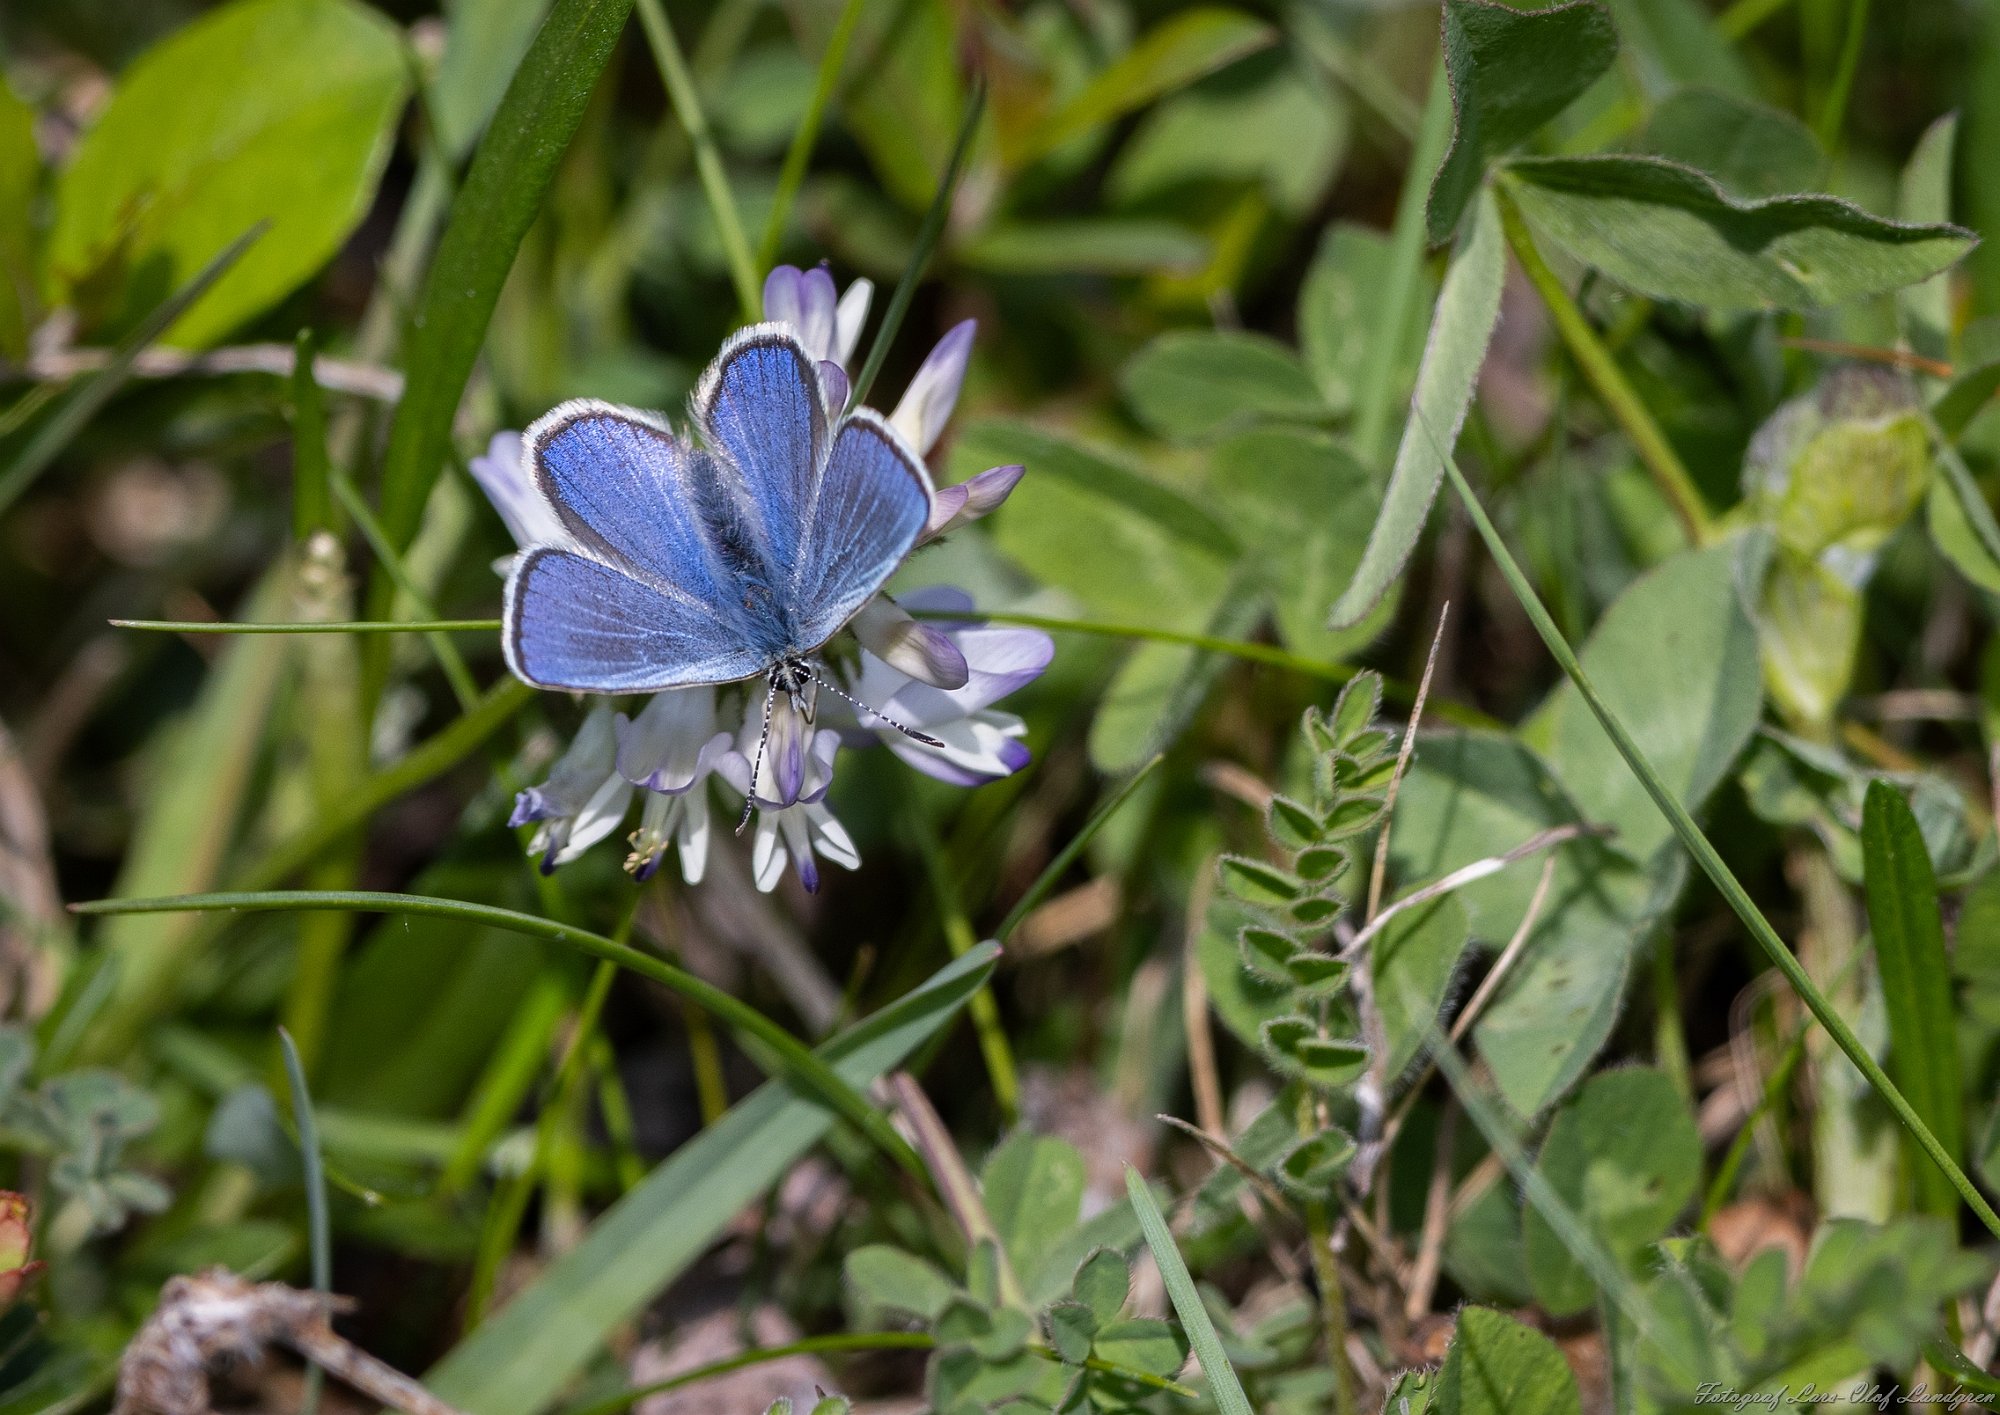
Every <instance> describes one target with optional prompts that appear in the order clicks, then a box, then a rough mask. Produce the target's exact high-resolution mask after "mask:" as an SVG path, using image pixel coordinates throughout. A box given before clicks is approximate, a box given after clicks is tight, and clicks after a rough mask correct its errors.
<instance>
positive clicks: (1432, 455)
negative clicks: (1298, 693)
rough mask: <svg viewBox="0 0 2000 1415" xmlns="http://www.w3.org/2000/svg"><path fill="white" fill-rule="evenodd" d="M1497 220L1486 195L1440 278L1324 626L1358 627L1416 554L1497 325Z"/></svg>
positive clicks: (1502, 264) (1500, 271)
mask: <svg viewBox="0 0 2000 1415" xmlns="http://www.w3.org/2000/svg"><path fill="white" fill-rule="evenodd" d="M1506 268H1507V261H1506V251H1505V248H1504V246H1503V244H1502V241H1501V237H1500V214H1499V210H1498V208H1496V207H1495V206H1494V204H1493V198H1492V195H1491V194H1490V193H1485V192H1482V193H1481V194H1480V196H1479V198H1478V200H1477V202H1476V203H1475V204H1474V206H1473V214H1472V229H1471V231H1470V232H1469V233H1468V234H1467V236H1466V238H1465V241H1464V244H1463V245H1461V246H1460V248H1459V252H1458V254H1457V256H1456V257H1455V258H1454V259H1453V260H1452V263H1451V269H1450V270H1449V271H1447V272H1446V273H1445V278H1444V289H1443V291H1442V292H1441V293H1440V294H1439V295H1438V302H1437V310H1436V312H1435V313H1434V314H1433V315H1432V317H1431V332H1430V338H1429V340H1428V342H1427V343H1426V344H1425V346H1424V358H1423V363H1422V365H1421V367H1420V368H1419V370H1418V373H1417V391H1416V394H1415V396H1414V399H1413V403H1414V407H1413V412H1412V415H1411V417H1410V420H1409V422H1408V423H1407V424H1406V425H1405V426H1404V429H1403V441H1402V444H1401V445H1400V446H1399V447H1398V448H1397V449H1396V465H1395V469H1394V470H1393V471H1392V472H1391V473H1390V474H1389V490H1388V492H1387V494H1386V495H1385V496H1384V497H1383V500H1382V514H1381V516H1380V517H1379V518H1378V519H1377V520H1376V522H1375V529H1374V530H1373V531H1371V532H1370V533H1369V536H1368V546H1367V549H1365V550H1364V551H1363V552H1362V554H1361V565H1360V568H1359V569H1357V570H1356V571H1355V572H1354V579H1353V582H1352V583H1350V584H1349V585H1348V587H1347V590H1346V593H1344V594H1342V595H1341V597H1340V601H1339V603H1337V604H1335V605H1334V607H1333V614H1332V620H1331V622H1332V624H1333V626H1334V627H1335V628H1348V627H1350V626H1352V625H1354V624H1358V623H1359V622H1360V621H1361V620H1362V618H1363V617H1365V616H1366V615H1367V613H1368V611H1369V610H1371V609H1373V608H1374V607H1375V605H1376V604H1377V603H1378V602H1379V601H1380V600H1381V598H1382V596H1383V595H1384V594H1386V593H1387V592H1388V589H1389V586H1390V584H1391V583H1392V582H1394V581H1395V579H1396V578H1397V576H1398V575H1399V574H1400V573H1401V572H1402V569H1403V562H1404V561H1406V560H1408V559H1409V557H1410V552H1411V551H1412V550H1414V549H1415V548H1416V544H1417V537H1418V535H1419V534H1421V533H1422V531H1423V528H1424V519H1425V517H1426V516H1428V515H1429V513H1430V509H1431V502H1432V500H1433V499H1435V498H1436V496H1437V489H1438V483H1439V481H1440V480H1441V479H1442V478H1443V476H1444V460H1443V457H1442V455H1441V453H1440V451H1439V448H1438V444H1439V443H1443V444H1444V445H1445V446H1446V447H1447V448H1448V447H1449V446H1450V445H1451V443H1452V442H1453V441H1455V440H1456V439H1457V437H1458V429H1459V427H1460V425H1461V424H1462V423H1464V421H1465V414H1466V410H1467V409H1468V408H1469V407H1471V405H1472V394H1473V390H1474V387H1475V385H1476V383H1477V381H1478V377H1479V366H1480V364H1482V363H1483V362H1485V359H1486V345H1487V342H1488V341H1489V340H1490V339H1491V338H1492V337H1493V326H1494V324H1495V322H1496V321H1498V319H1499V318H1500V285H1501V281H1502V278H1503V276H1504V275H1505V274H1506Z"/></svg>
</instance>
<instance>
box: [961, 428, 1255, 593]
mask: <svg viewBox="0 0 2000 1415" xmlns="http://www.w3.org/2000/svg"><path fill="white" fill-rule="evenodd" d="M959 444H960V445H959V447H958V448H957V449H956V457H955V460H962V461H963V462H964V463H965V465H966V467H967V469H968V472H970V471H975V470H977V469H978V468H981V467H992V466H1003V465H1006V464H1008V463H1020V464H1022V465H1024V466H1029V467H1033V468H1034V469H1035V475H1033V476H1031V477H1029V478H1028V479H1027V480H1025V481H1023V482H1022V483H1021V485H1020V486H1019V487H1017V488H1016V489H1015V491H1014V494H1013V495H1012V496H1011V497H1009V498H1008V500H1007V505H1006V507H1005V509H1004V510H1003V511H1002V512H1001V513H1000V514H999V516H997V517H996V518H995V524H996V525H998V526H999V527H1001V528H1002V529H1003V535H1002V538H1001V544H1002V548H1003V549H1006V550H1007V551H1008V552H1009V553H1010V554H1012V555H1014V557H1015V558H1016V559H1019V560H1021V561H1022V563H1023V565H1024V566H1026V568H1028V569H1029V570H1030V571H1032V572H1036V573H1037V574H1038V577H1039V578H1041V579H1043V580H1044V581H1045V582H1046V583H1049V584H1055V585H1062V586H1064V587H1065V588H1071V589H1074V590H1075V592H1076V593H1077V594H1078V596H1079V597H1080V598H1082V599H1084V600H1085V602H1086V603H1088V604H1089V605H1090V606H1091V607H1092V608H1093V609H1099V610H1102V611H1103V612H1105V613H1107V614H1110V613H1117V614H1122V615H1124V616H1126V617H1129V618H1135V619H1138V620H1140V621H1141V622H1144V623H1171V624H1174V625H1176V626H1193V625H1195V624H1199V623H1201V622H1202V621H1203V620H1205V619H1206V618H1207V617H1208V613H1209V609H1208V607H1209V606H1210V605H1211V604H1213V602H1214V596H1213V594H1212V593H1211V594H1209V595H1206V596H1204V595H1200V594H1197V595H1195V596H1194V598H1195V601H1196V605H1197V607H1195V608H1192V609H1189V610H1186V611H1184V612H1181V613H1178V614H1177V613H1173V612H1172V610H1173V607H1174V606H1175V605H1177V604H1180V603H1182V602H1183V601H1184V600H1185V599H1186V598H1187V597H1188V592H1189V590H1190V589H1203V588H1209V587H1210V586H1211V585H1212V587H1213V589H1214V590H1215V591H1219V590H1220V588H1221V585H1222V581H1223V577H1224V574H1225V573H1226V571H1225V566H1226V565H1228V564H1231V563H1234V561H1235V560H1236V558H1237V556H1239V555H1240V554H1241V553H1242V549H1243V547H1242V545H1241V543H1240V542H1239V541H1238V539H1237V537H1236V535H1235V533H1234V532H1233V531H1232V530H1230V528H1229V526H1228V525H1227V523H1226V522H1225V521H1224V520H1223V518H1222V517H1221V516H1219V515H1218V514H1216V512H1215V511H1214V510H1212V509H1211V508H1209V507H1208V506H1206V505H1204V504H1203V503H1202V502H1201V501H1200V500H1199V499H1198V498H1196V497H1194V496H1192V495H1190V494H1188V493H1187V492H1185V491H1183V490H1181V489H1180V488H1178V487H1175V486H1172V485H1169V484H1168V483H1166V482H1164V481H1161V480H1159V479H1157V478H1154V477H1151V476H1148V475H1147V474H1146V473H1144V472H1142V471H1140V470H1138V469H1137V468H1135V467H1133V466H1130V465H1129V464H1127V463H1126V462H1124V461H1123V460H1121V459H1119V458H1118V457H1116V456H1114V455H1113V454H1111V453H1108V452H1103V451H1100V450H1098V449H1096V448H1092V447H1087V446H1085V445H1084V444H1082V443H1080V442H1074V441H1071V440H1069V439H1066V438H1063V437H1060V436H1057V435H1056V434H1054V433H1050V432H1045V431H1043V430H1041V429H1039V428H1034V427H1030V426H1028V425H1027V424H1026V423H1012V422H1001V421H994V422H984V423H977V424H974V425H973V426H972V427H970V428H968V429H967V430H966V431H965V433H964V434H963V435H962V436H961V437H960V439H959ZM975 464H976V465H975ZM1038 484H1040V485H1044V486H1046V485H1057V484H1059V490H1060V494H1059V495H1058V496H1057V497H1056V499H1054V500H1053V501H1052V502H1051V504H1049V505H1048V506H1046V507H1043V506H1040V505H1038V504H1037V502H1036V500H1035V498H1036V496H1037V491H1036V490H1035V488H1036V487H1037V485H1038ZM1077 493H1081V494H1082V495H1083V497H1084V498H1088V500H1089V501H1090V502H1091V503H1092V507H1091V509H1089V510H1085V509H1084V508H1083V507H1081V506H1079V504H1078V502H1079V497H1078V495H1077ZM1024 498H1025V499H1024ZM1023 508H1026V514H1023ZM1071 518H1082V525H1081V527H1080V535H1079V538H1077V539H1075V540H1064V541H1061V542H1059V543H1057V544H1055V545H1054V546H1053V548H1052V549H1051V551H1050V552H1049V553H1048V554H1046V555H1034V554H1033V549H1034V545H1033V542H1036V541H1044V540H1047V539H1048V538H1049V537H1052V536H1055V535H1057V534H1058V533H1059V532H1060V530H1061V529H1062V525H1063V523H1065V522H1068V521H1070V520H1071ZM1016 522H1020V523H1022V524H1023V530H1024V532H1026V534H1023V535H1022V536H1020V537H1009V536H1007V535H1006V534H1004V531H1005V529H1006V528H1008V527H1010V526H1013V525H1014V524H1015V523H1016ZM1135 522H1136V523H1137V524H1136V525H1134V523H1135ZM1119 523H1123V524H1126V525H1133V532H1132V534H1131V535H1130V536H1128V537H1122V538H1121V541H1122V542H1123V543H1114V544H1106V543H1105V542H1104V541H1103V540H1102V539H1099V538H1100V537H1102V536H1107V535H1115V534H1116V533H1117V525H1118V524H1119ZM1160 533H1163V534H1164V536H1165V537H1166V538H1167V540H1168V546H1170V547H1171V548H1168V546H1161V545H1160V544H1159V534H1160ZM1086 545H1088V546H1089V547H1090V548H1089V549H1088V550H1087V551H1085V549H1084V547H1085V546H1086ZM1182 550H1190V551H1194V552H1196V553H1197V554H1198V555H1199V557H1201V559H1200V561H1197V562H1196V563H1194V564H1190V563H1189V562H1188V561H1186V560H1184V559H1182V558H1181V557H1180V555H1179V554H1177V552H1179V551H1182ZM1128 554H1129V557H1136V558H1128ZM1076 558H1081V559H1082V560H1084V561H1087V562H1088V561H1098V560H1102V561H1104V562H1106V566H1105V571H1106V572H1105V573H1104V574H1103V575H1101V576H1096V575H1093V576H1091V577H1089V578H1088V579H1084V578H1080V577H1079V575H1078V573H1077V572H1076V570H1074V569H1073V568H1072V569H1071V570H1070V571H1069V572H1068V573H1059V572H1057V571H1056V567H1057V566H1060V565H1063V564H1066V563H1069V564H1073V562H1074V560H1075V559H1076ZM1217 562H1220V563H1217ZM1044 566H1046V567H1048V569H1049V570H1050V572H1051V573H1048V574H1041V573H1040V571H1041V569H1042V567H1044ZM1191 573H1199V574H1200V579H1199V581H1198V582H1197V584H1196V585H1194V586H1189V585H1187V584H1186V583H1185V582H1183V583H1182V585H1181V588H1180V589H1179V590H1178V591H1176V590H1173V589H1172V588H1170V586H1171V585H1172V584H1173V582H1174V577H1176V576H1180V575H1184V574H1191ZM1101 583H1102V584H1103V588H1102V590H1100V588H1099V587H1100V584H1101Z"/></svg>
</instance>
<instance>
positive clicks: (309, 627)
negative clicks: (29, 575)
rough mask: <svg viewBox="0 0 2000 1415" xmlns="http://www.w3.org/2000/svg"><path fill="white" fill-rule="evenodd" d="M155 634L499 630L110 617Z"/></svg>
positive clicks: (413, 623)
mask: <svg viewBox="0 0 2000 1415" xmlns="http://www.w3.org/2000/svg"><path fill="white" fill-rule="evenodd" d="M105 622H106V623H108V624H109V625H110V626H111V627H112V628H114V629H139V630H143V631H145V632H147V633H153V634H470V633H481V634H497V633H499V632H500V621H499V620H498V619H350V620H347V621H346V622H344V623H340V624H315V623H308V622H294V623H289V624H224V623H218V622H217V621H215V620H213V619H109V620H106V621H105Z"/></svg>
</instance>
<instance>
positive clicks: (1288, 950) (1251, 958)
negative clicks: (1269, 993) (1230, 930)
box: [1236, 924, 1302, 983]
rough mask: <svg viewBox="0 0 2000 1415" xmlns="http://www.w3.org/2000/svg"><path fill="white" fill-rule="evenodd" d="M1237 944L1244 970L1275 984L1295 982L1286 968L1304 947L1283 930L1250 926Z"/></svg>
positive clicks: (1240, 935) (1238, 936)
mask: <svg viewBox="0 0 2000 1415" xmlns="http://www.w3.org/2000/svg"><path fill="white" fill-rule="evenodd" d="M1236 941H1237V946H1238V947H1239V948H1240V949H1241V950H1242V952H1243V966H1244V967H1246V968H1248V969H1249V970H1250V971H1251V972H1253V973H1255V974H1256V975H1257V976H1258V977H1259V978H1261V979H1264V980H1266V981H1269V982H1273V983H1289V982H1290V981H1291V980H1292V974H1291V969H1290V968H1289V967H1287V966H1286V965H1287V964H1289V963H1290V962H1291V960H1292V958H1293V956H1294V955H1295V954H1297V953H1298V951H1299V949H1300V947H1301V946H1302V945H1301V944H1300V943H1299V941H1298V940H1297V939H1296V938H1293V937H1292V936H1291V935H1290V934H1288V933H1285V932H1284V931H1283V930H1281V929H1274V928H1268V927H1265V926H1264V925H1261V924H1249V925H1246V926H1245V927H1244V928H1243V930H1242V932H1241V933H1239V934H1238V935H1237V936H1236Z"/></svg>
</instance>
